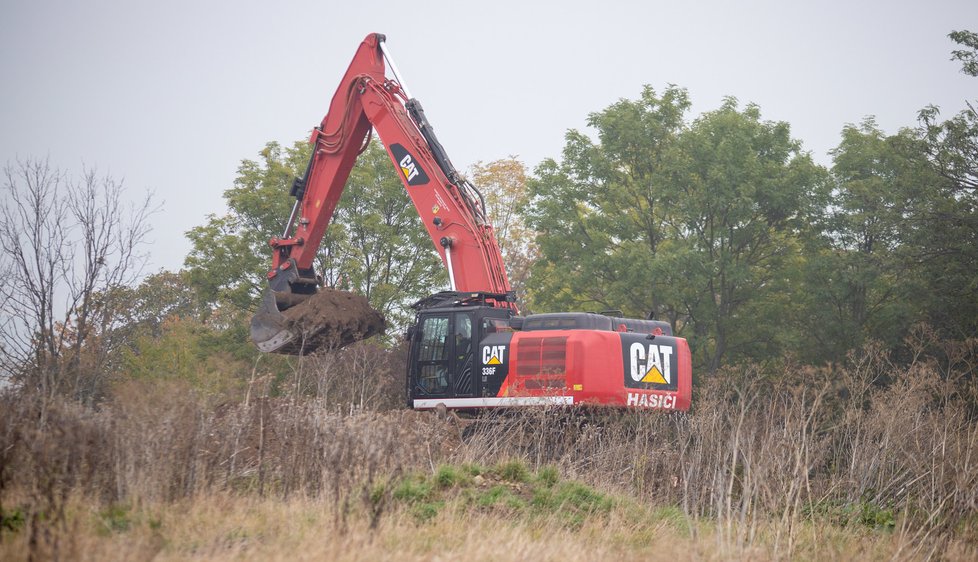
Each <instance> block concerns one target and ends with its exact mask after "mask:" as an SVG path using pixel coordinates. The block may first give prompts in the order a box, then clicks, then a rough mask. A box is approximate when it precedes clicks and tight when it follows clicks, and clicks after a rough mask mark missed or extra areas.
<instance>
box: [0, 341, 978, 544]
mask: <svg viewBox="0 0 978 562" xmlns="http://www.w3.org/2000/svg"><path fill="white" fill-rule="evenodd" d="M938 343H939V342H936V341H934V340H933V339H932V338H929V337H928V336H927V334H926V332H919V333H918V337H917V339H915V340H913V341H911V342H910V345H909V347H908V349H909V353H908V355H907V356H906V357H905V358H904V359H902V360H901V361H894V360H893V359H891V357H890V356H889V355H888V354H886V353H884V352H883V351H882V350H881V349H879V348H877V347H873V346H869V347H867V348H866V349H864V350H862V351H861V352H860V353H859V354H858V355H854V356H853V357H851V358H850V360H849V361H848V362H847V365H846V366H844V367H843V366H833V367H828V368H822V369H813V368H804V367H798V366H792V365H787V366H785V365H782V366H780V367H776V368H775V367H764V368H761V367H756V366H749V367H742V368H737V369H730V370H728V371H726V372H723V373H721V374H719V375H717V376H715V377H713V378H712V379H710V380H709V381H706V382H705V383H704V384H702V385H701V386H700V388H699V389H698V396H697V397H696V402H695V410H694V411H693V412H691V413H690V414H688V415H687V414H670V415H666V414H655V413H641V412H633V413H620V412H601V411H592V412H587V413H581V412H570V413H569V412H564V411H528V412H522V413H519V414H509V415H498V416H489V417H484V418H481V419H479V420H477V421H475V422H471V421H466V420H459V419H456V418H454V417H453V418H450V419H448V420H439V419H437V418H436V417H435V416H433V415H430V414H423V413H417V412H409V411H397V410H393V411H385V412H364V411H360V410H358V409H354V410H356V411H358V412H359V413H354V414H350V413H349V411H348V410H346V411H344V412H343V413H340V412H337V410H336V409H335V408H331V407H330V406H329V405H328V404H327V403H326V402H324V400H323V398H322V397H318V395H317V394H316V393H312V395H311V396H310V395H309V394H308V393H302V392H296V393H292V394H287V395H285V396H282V397H278V398H272V397H269V396H268V393H267V392H266V391H261V392H256V391H254V389H253V388H252V387H254V386H255V385H254V384H252V385H251V386H250V387H249V392H248V393H247V394H246V396H244V397H242V399H240V400H234V401H226V402H223V403H221V404H217V405H215V404H213V402H212V401H211V400H209V399H204V398H201V397H198V396H197V395H196V394H195V393H194V391H193V390H192V389H191V388H189V387H187V386H185V385H181V384H180V383H177V382H172V381H171V382H166V383H159V384H155V383H146V382H141V383H135V382H130V383H127V384H124V385H120V386H118V387H117V388H116V389H115V391H114V393H113V397H112V400H111V401H109V402H107V403H105V404H104V405H102V407H101V408H100V409H99V410H92V409H89V408H83V407H80V406H77V405H75V404H73V403H70V402H61V401H54V402H51V401H41V400H38V399H34V398H32V397H30V396H25V395H20V394H16V393H11V392H8V393H6V394H3V395H0V513H2V515H3V521H0V558H2V559H5V560H6V559H11V560H15V559H35V560H42V559H55V558H58V559H86V558H92V559H99V560H102V559H126V560H139V559H149V558H157V559H160V558H162V559H168V558H175V559H187V558H197V559H225V558H250V559H269V558H271V559H275V558H286V557H287V558H290V559H295V558H300V559H301V558H324V557H326V558H330V559H350V560H355V559H382V558H390V557H391V556H393V555H396V556H397V557H398V558H400V559H409V560H410V559H425V560H429V559H433V558H439V559H448V558H456V557H462V556H464V557H468V558H473V559H480V560H481V559H493V560H509V559H525V558H529V557H541V558H545V559H557V558H560V559H566V560H578V559H588V560H591V559H595V558H598V557H601V558H604V557H614V558H621V559H633V558H634V559H638V558H641V559H660V558H670V559H675V558H683V559H686V558H701V559H730V558H750V559H782V558H793V559H854V558H869V559H927V558H946V559H975V558H976V557H978V446H976V445H978V423H976V417H975V416H976V404H978V390H976V388H978V387H976V381H975V379H974V367H973V365H975V361H974V359H975V357H976V353H975V350H976V345H975V342H966V343H962V344H954V345H938ZM327 363H328V362H327ZM327 363H323V364H327ZM369 364H370V362H369V361H365V362H364V365H366V366H369ZM365 368H366V367H365ZM310 376H318V374H317V373H316V372H313V373H311V374H310ZM300 386H301V385H296V388H299V387H300ZM387 401H388V402H390V400H387ZM380 402H383V401H380ZM480 466H482V467H496V468H493V469H486V470H487V471H488V472H486V473H485V474H484V475H482V474H480V472H479V471H480V470H481V469H479V468H478V467H480ZM446 467H447V468H446ZM473 467H474V468H473ZM466 471H467V472H466ZM460 475H461V476H460ZM476 475H479V478H481V480H479V481H477V480H476ZM494 479H495V480H494ZM541 479H545V480H553V481H556V480H560V481H561V482H564V481H570V482H577V483H576V484H568V485H567V487H566V490H565V491H566V493H567V494H568V495H567V496H566V497H564V496H560V495H559V494H557V492H553V493H551V492H546V491H544V492H540V489H539V488H534V486H539V484H534V482H538V481H540V482H542V481H543V480H541ZM558 488H559V489H561V490H564V488H560V487H559V486H558ZM555 489H557V488H555ZM561 493H563V492H561ZM541 494H542V495H541ZM555 494H556V495H555ZM490 496H491V497H490ZM555 497H559V498H563V499H560V501H557V500H554V499H553V498H555ZM486 498H488V499H486ZM500 498H502V499H500ZM602 498H605V499H602ZM592 500H593V502H597V503H587V502H591V501H592ZM579 501H584V502H585V503H584V504H577V503H574V502H579ZM582 506H585V507H582ZM587 506H591V507H587ZM593 506H601V507H600V509H598V508H595V507H593Z"/></svg>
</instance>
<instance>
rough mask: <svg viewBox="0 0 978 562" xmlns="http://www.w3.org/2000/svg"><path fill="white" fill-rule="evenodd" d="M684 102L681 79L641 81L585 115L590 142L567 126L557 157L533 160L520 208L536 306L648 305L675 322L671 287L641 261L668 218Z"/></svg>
mask: <svg viewBox="0 0 978 562" xmlns="http://www.w3.org/2000/svg"><path fill="white" fill-rule="evenodd" d="M688 108H689V99H688V96H687V93H686V91H685V90H683V89H682V88H677V87H669V88H667V89H666V90H665V91H664V92H663V93H662V94H661V95H659V94H657V93H656V91H655V90H653V89H652V88H651V87H645V88H644V89H643V91H642V95H641V97H640V98H639V99H638V100H634V101H632V100H621V101H619V102H617V103H615V104H613V105H611V106H610V107H608V108H607V109H605V110H604V111H601V112H596V113H592V114H591V115H590V116H589V117H588V125H589V126H590V127H593V128H594V129H596V131H597V136H598V142H597V143H595V142H594V141H592V140H591V138H589V137H588V136H587V135H585V134H583V133H581V132H578V131H573V130H572V131H569V132H568V133H567V135H566V144H565V146H564V150H563V158H562V159H561V161H560V162H557V161H554V160H552V159H548V160H544V161H543V162H542V163H541V164H540V165H539V166H538V167H537V169H536V174H537V176H538V179H536V180H534V181H531V182H530V193H531V196H532V204H531V208H530V209H529V212H528V215H529V217H528V220H529V224H530V226H531V227H532V228H534V229H535V230H537V231H538V232H539V235H538V237H537V244H538V245H539V249H540V253H541V258H542V259H540V260H538V261H537V262H536V263H535V265H534V267H533V270H532V274H531V278H530V282H529V290H528V296H529V300H530V301H531V303H532V305H533V307H534V308H535V309H539V310H574V309H577V310H580V309H582V308H583V309H591V310H594V309H617V308H621V309H623V310H624V312H625V313H626V314H629V315H632V316H642V317H644V316H645V315H646V314H648V313H649V312H650V311H655V312H656V313H658V314H660V315H665V316H667V317H668V318H669V320H670V321H671V322H672V323H673V325H674V326H677V327H678V328H679V329H681V328H682V324H681V323H680V322H679V320H680V317H681V313H682V311H681V310H680V309H679V308H678V307H677V303H676V301H675V299H671V298H670V295H671V293H672V287H670V285H669V283H668V281H667V280H664V279H662V278H660V277H657V276H654V275H650V271H649V267H650V266H651V264H652V263H653V261H654V260H655V259H656V257H657V255H658V249H659V245H660V244H661V243H662V241H663V239H664V232H665V231H666V230H667V229H668V224H669V221H671V220H673V214H672V212H671V211H672V209H674V203H675V198H676V195H677V194H676V192H675V190H674V189H673V188H672V180H673V179H674V176H675V173H676V172H675V170H676V159H677V158H678V155H677V153H676V145H677V139H678V136H679V134H680V133H681V131H682V130H683V128H684V126H685V122H684V119H683V116H684V114H685V112H686V111H687V110H688ZM677 324H678V325H677Z"/></svg>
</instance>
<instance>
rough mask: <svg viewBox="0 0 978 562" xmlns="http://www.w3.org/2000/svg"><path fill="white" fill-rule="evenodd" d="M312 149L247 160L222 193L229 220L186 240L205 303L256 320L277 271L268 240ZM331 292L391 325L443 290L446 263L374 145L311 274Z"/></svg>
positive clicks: (271, 149)
mask: <svg viewBox="0 0 978 562" xmlns="http://www.w3.org/2000/svg"><path fill="white" fill-rule="evenodd" d="M308 158H309V146H308V145H307V144H305V143H299V142H297V143H295V144H294V145H293V146H292V147H290V148H285V149H283V148H282V147H281V146H279V145H278V144H277V143H269V144H267V145H266V146H265V149H264V150H262V152H261V160H260V161H252V160H245V161H244V162H242V164H241V166H240V167H239V169H238V177H237V179H236V180H235V182H234V186H233V187H232V188H231V189H228V190H227V191H225V193H224V198H225V200H226V201H227V205H228V209H229V211H228V213H227V214H226V215H224V216H215V215H212V216H210V217H209V218H208V222H207V223H206V224H204V225H202V226H199V227H196V228H194V229H192V230H191V231H190V232H188V233H187V236H188V238H189V239H190V241H191V243H192V245H193V250H192V251H191V253H190V255H188V256H187V259H186V267H187V270H188V272H189V275H190V280H191V283H192V284H193V286H194V287H195V288H196V289H197V290H198V291H199V293H200V295H201V297H202V299H203V300H204V301H206V302H208V303H212V304H219V305H229V306H231V307H232V308H234V309H237V310H243V311H251V310H253V309H254V308H255V307H256V306H257V301H258V298H259V297H260V295H261V293H262V291H263V290H264V288H265V273H266V272H267V270H268V267H269V265H270V264H271V250H270V248H269V247H268V240H269V239H270V238H271V237H272V236H277V235H280V234H281V230H282V226H283V224H284V223H285V220H286V219H287V218H288V216H289V212H290V210H291V205H292V203H293V202H294V199H292V198H291V197H289V196H288V192H289V189H290V188H291V185H292V179H293V178H294V177H295V176H296V175H298V174H301V173H303V172H304V171H305V167H306V164H307V162H308ZM315 267H316V269H317V271H318V272H319V273H320V274H322V275H323V278H324V283H325V285H327V286H329V287H336V288H340V289H345V290H352V291H355V292H358V293H360V294H363V295H364V296H366V297H367V298H368V300H370V303H371V304H372V305H373V306H374V307H375V308H376V309H377V310H379V311H380V312H381V313H382V314H384V315H385V316H386V317H387V319H388V322H389V323H391V324H392V325H393V326H395V327H396V326H398V325H401V324H403V323H404V322H405V321H406V320H407V313H406V312H405V305H406V304H407V303H409V301H414V300H417V299H419V298H421V297H423V296H425V295H428V294H430V293H431V292H433V290H434V289H435V288H436V287H437V286H439V285H441V284H443V283H444V279H445V277H444V275H445V274H444V272H443V271H442V267H441V263H440V260H439V259H438V257H437V254H436V253H435V252H434V251H433V250H432V248H431V241H430V239H429V238H428V236H427V233H426V232H425V231H424V229H423V227H422V226H421V223H420V219H419V218H418V216H417V212H416V211H415V210H414V208H413V205H412V204H411V202H410V200H409V199H408V196H407V194H406V193H405V191H404V188H403V186H402V184H401V182H400V180H399V179H398V177H397V175H396V173H395V171H394V168H393V166H392V164H391V162H390V159H389V158H388V156H387V153H386V151H385V150H384V149H383V147H382V146H381V145H380V144H379V143H372V144H370V145H369V146H368V147H367V150H365V151H364V152H363V153H362V154H361V155H360V156H359V158H358V159H357V163H356V166H355V167H354V168H353V170H352V172H351V173H350V178H349V180H348V181H347V184H346V187H345V188H344V191H343V195H342V197H341V199H340V202H339V204H338V205H337V207H336V210H335V212H334V215H333V218H332V220H331V221H330V226H329V228H328V229H327V233H326V236H325V237H324V239H323V242H322V244H321V246H320V251H319V253H318V256H317V262H316V265H315Z"/></svg>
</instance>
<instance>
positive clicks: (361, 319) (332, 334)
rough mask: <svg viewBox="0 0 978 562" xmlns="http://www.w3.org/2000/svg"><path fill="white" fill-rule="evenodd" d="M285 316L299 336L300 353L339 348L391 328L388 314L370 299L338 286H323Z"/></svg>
mask: <svg viewBox="0 0 978 562" xmlns="http://www.w3.org/2000/svg"><path fill="white" fill-rule="evenodd" d="M282 315H283V316H285V318H286V321H287V323H288V324H287V326H288V328H289V329H290V330H293V331H295V332H296V334H297V335H298V336H299V338H298V339H297V341H296V342H295V345H296V347H297V348H298V349H296V350H295V352H298V353H299V354H300V355H308V354H310V353H312V352H313V351H316V350H318V349H324V348H325V349H339V348H341V347H344V346H347V345H350V344H351V343H353V342H357V341H360V340H363V339H367V338H369V337H370V336H373V335H376V334H380V333H382V332H383V331H384V329H386V328H387V323H386V322H385V321H384V317H383V316H381V315H380V313H379V312H377V311H376V310H374V308H373V307H372V306H370V303H369V302H367V299H365V298H363V297H361V296H360V295H356V294H353V293H348V292H346V291H338V290H334V289H320V291H319V292H318V293H316V294H315V295H313V296H311V297H309V298H308V299H306V300H304V301H302V302H301V303H299V304H297V305H295V306H293V307H292V308H289V309H287V310H285V311H283V312H282Z"/></svg>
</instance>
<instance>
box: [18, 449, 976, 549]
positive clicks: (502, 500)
mask: <svg viewBox="0 0 978 562" xmlns="http://www.w3.org/2000/svg"><path fill="white" fill-rule="evenodd" d="M16 512H17V510H16V508H12V509H8V513H7V516H8V517H10V516H11V515H13V514H15V513H16ZM26 526H27V522H26V521H23V520H20V521H19V522H18V519H17V518H16V517H13V519H8V524H7V529H6V530H5V532H4V533H3V540H2V542H0V559H3V560H26V559H28V558H29V555H30V553H31V551H32V549H33V551H34V554H35V555H39V556H38V558H40V559H53V558H61V559H68V560H127V561H128V560H150V559H152V560H322V559H330V560H385V559H398V560H456V559H468V560H527V559H538V560H567V561H574V560H690V559H696V560H725V559H751V560H768V559H779V558H785V557H790V558H792V559H800V560H805V559H810V560H831V559H835V560H853V559H860V560H863V559H867V560H888V559H901V558H908V559H912V558H923V557H927V556H928V555H933V554H937V555H943V557H944V558H946V559H951V560H955V559H958V560H968V559H974V558H975V556H976V555H978V551H976V550H975V549H974V548H973V547H969V546H967V545H966V544H964V543H956V542H952V543H950V544H949V545H946V546H945V549H944V551H943V552H942V553H928V552H921V551H920V550H919V549H917V548H916V547H915V545H914V544H912V538H913V533H912V532H908V531H910V530H908V529H901V528H900V526H899V524H897V525H894V526H888V525H878V526H873V525H869V524H866V522H863V521H859V520H853V522H852V523H849V524H840V523H839V522H838V521H832V520H831V518H828V517H826V516H824V515H815V514H813V515H812V516H811V517H809V518H808V519H806V520H803V521H801V522H799V523H798V524H796V525H794V526H793V527H792V528H790V529H789V528H786V527H785V526H784V525H782V524H780V523H779V522H777V521H760V522H753V524H752V525H750V529H749V530H748V529H747V528H745V527H743V526H741V525H739V524H736V525H735V524H732V523H731V524H730V525H726V524H724V523H723V522H721V521H717V520H713V519H711V520H707V519H702V520H692V519H689V518H687V517H686V516H685V515H684V514H683V511H682V510H681V509H680V508H678V507H671V506H659V507H652V506H649V505H648V504H646V503H643V502H640V501H636V500H635V499H633V498H630V497H627V496H622V495H613V494H607V493H602V492H600V491H599V490H597V489H595V488H593V487H591V486H587V485H585V484H582V483H580V482H576V481H572V480H566V479H564V478H562V477H561V476H560V475H559V474H558V472H557V470H555V469H553V468H544V469H541V470H539V471H536V472H532V471H530V470H528V469H527V468H526V466H525V465H523V464H522V463H519V462H509V463H503V464H500V465H496V466H493V467H481V466H478V465H471V464H469V465H442V466H440V467H437V468H436V469H435V470H434V471H433V472H430V473H427V474H421V473H411V474H404V475H401V476H400V477H398V478H396V479H393V480H378V481H377V482H375V483H374V485H373V486H371V487H370V488H366V487H365V488H363V489H361V490H358V494H356V497H355V498H354V497H353V496H352V495H351V496H348V497H347V499H346V500H345V501H343V502H340V503H336V502H331V501H328V500H324V499H314V498H307V497H293V498H291V499H287V500H282V499H277V498H271V497H265V498H262V497H258V496H256V495H253V494H252V495H244V496H242V495H232V494H227V493H212V494H206V495H200V496H197V497H193V498H189V499H183V500H180V501H177V502H166V503H159V502H145V503H134V504H126V505H118V504H116V505H108V506H105V505H104V504H102V503H100V502H98V501H94V500H87V499H85V498H80V497H74V498H71V499H70V500H69V501H67V502H66V515H65V517H64V521H63V524H61V525H59V526H55V527H54V528H48V529H47V531H46V533H47V534H46V536H43V537H41V542H43V543H44V544H43V545H41V547H42V548H38V545H36V544H35V545H33V547H32V545H31V544H30V542H31V540H32V538H31V534H30V533H28V532H26ZM35 540H36V538H35ZM789 553H790V555H789Z"/></svg>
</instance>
